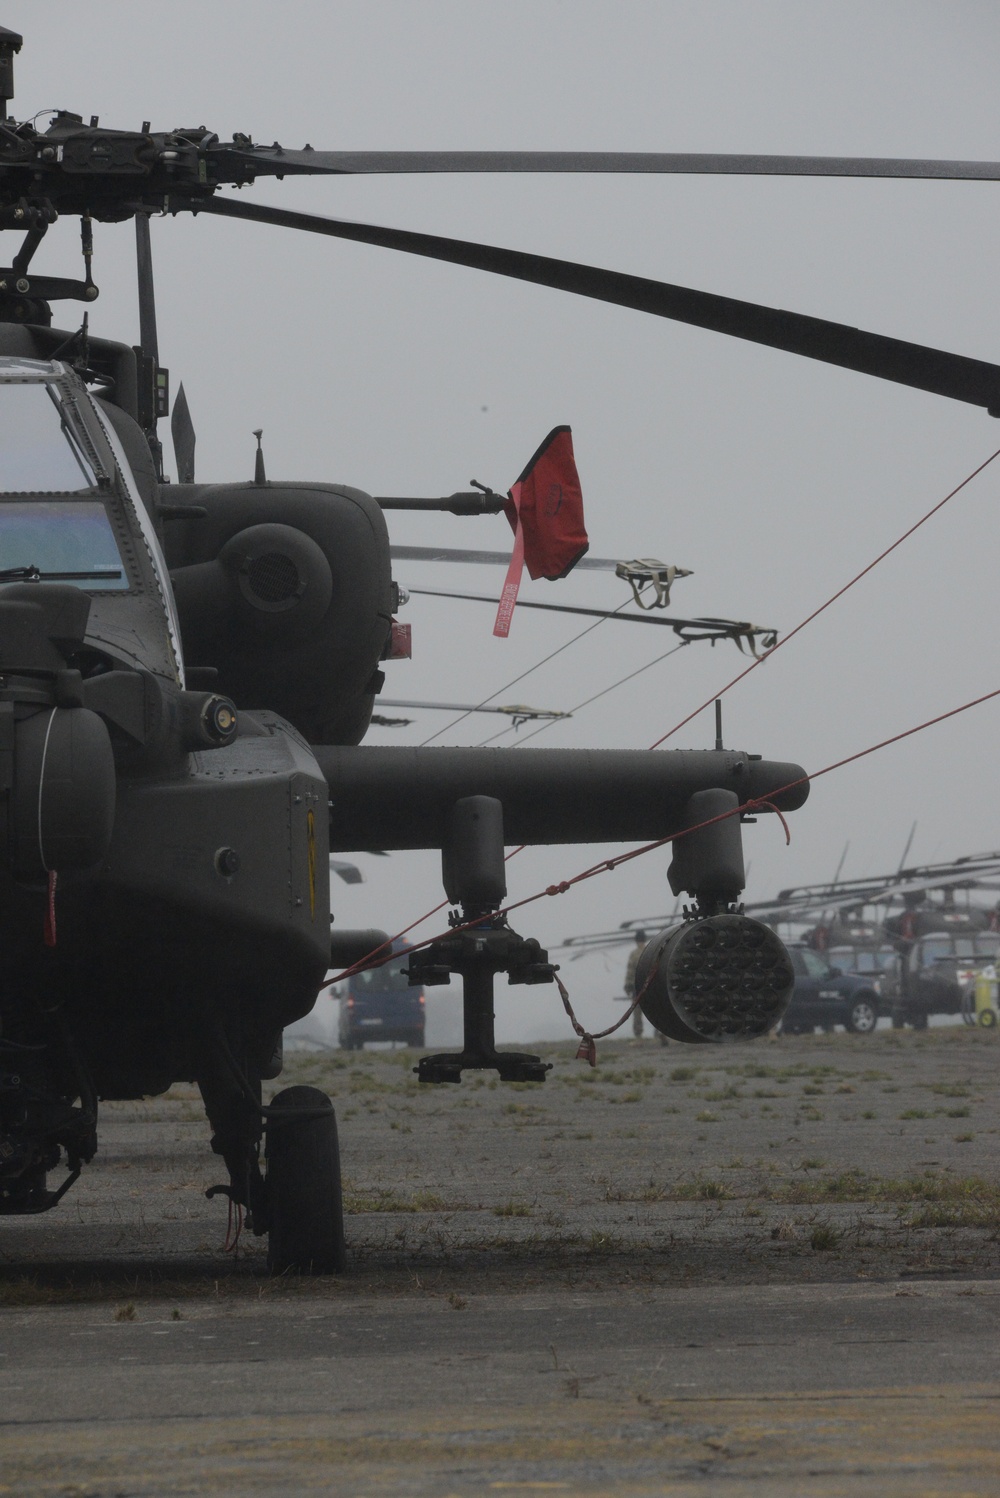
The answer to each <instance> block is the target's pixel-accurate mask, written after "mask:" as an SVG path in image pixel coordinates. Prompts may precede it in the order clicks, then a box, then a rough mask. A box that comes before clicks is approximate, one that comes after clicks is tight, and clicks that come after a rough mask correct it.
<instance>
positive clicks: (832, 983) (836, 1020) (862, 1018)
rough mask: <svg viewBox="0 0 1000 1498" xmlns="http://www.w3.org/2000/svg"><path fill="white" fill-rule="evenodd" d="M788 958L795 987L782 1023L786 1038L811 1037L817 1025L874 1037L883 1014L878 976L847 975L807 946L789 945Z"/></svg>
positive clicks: (870, 974) (867, 974)
mask: <svg viewBox="0 0 1000 1498" xmlns="http://www.w3.org/2000/svg"><path fill="white" fill-rule="evenodd" d="M788 955H789V957H791V959H792V969H793V971H794V973H795V988H794V990H793V993H792V1001H791V1003H790V1004H789V1006H788V1010H787V1012H786V1014H785V1017H784V1019H783V1020H782V1021H781V1030H782V1033H783V1034H784V1035H801V1034H803V1033H805V1034H808V1033H810V1032H811V1031H812V1030H814V1029H815V1028H816V1026H817V1025H822V1026H823V1028H824V1029H830V1030H832V1029H833V1027H834V1025H843V1026H844V1028H845V1029H846V1030H852V1031H853V1032H854V1033H855V1034H856V1035H870V1034H871V1032H872V1031H873V1030H874V1029H875V1026H876V1025H877V1024H878V1017H879V1013H880V1011H881V998H880V994H879V985H880V982H881V979H880V978H879V977H878V976H877V975H876V974H875V973H866V974H864V975H858V974H854V973H845V972H844V971H843V970H842V969H841V968H839V967H836V966H834V965H833V964H832V963H830V962H829V961H828V960H827V958H826V957H825V956H821V955H820V953H819V952H813V951H810V949H809V948H808V947H805V946H789V948H788Z"/></svg>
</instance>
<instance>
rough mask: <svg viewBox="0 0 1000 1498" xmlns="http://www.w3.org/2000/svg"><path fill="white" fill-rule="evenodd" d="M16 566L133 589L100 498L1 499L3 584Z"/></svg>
mask: <svg viewBox="0 0 1000 1498" xmlns="http://www.w3.org/2000/svg"><path fill="white" fill-rule="evenodd" d="M22 388H27V387H22ZM2 404H3V403H2V401H0V406H2ZM17 568H25V569H27V571H28V572H29V573H34V574H35V575H36V576H37V577H38V578H39V579H40V580H42V581H46V582H75V583H77V584H78V585H79V586H80V587H82V588H97V589H100V590H101V591H103V590H104V589H106V588H107V589H118V588H127V587H128V585H129V584H128V578H127V577H126V575H125V568H124V566H123V565H122V559H121V554H120V553H119V550H118V544H117V542H116V541H115V537H114V532H113V531H112V529H111V522H110V520H109V519H108V516H107V512H106V511H105V508H104V505H103V504H102V502H101V501H100V500H99V499H75V500H74V499H68V500H67V499H63V500H48V499H29V500H20V499H15V500H5V499H0V582H3V581H4V580H5V579H4V573H8V574H9V573H11V572H14V571H15V570H16V569H17ZM12 580H13V579H12V578H10V577H9V576H8V577H7V579H6V581H12Z"/></svg>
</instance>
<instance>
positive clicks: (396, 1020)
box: [339, 943, 426, 1051]
mask: <svg viewBox="0 0 1000 1498" xmlns="http://www.w3.org/2000/svg"><path fill="white" fill-rule="evenodd" d="M394 950H395V951H396V952H398V953H399V956H398V957H395V958H394V959H393V960H392V962H387V963H386V964H385V966H384V967H377V968H372V969H370V970H369V971H368V972H364V973H355V974H354V976H353V977H351V978H348V979H347V982H346V984H345V985H344V988H343V989H342V991H341V995H340V1024H339V1035H340V1044H341V1046H342V1047H343V1049H344V1050H345V1051H359V1050H361V1048H362V1047H363V1045H364V1043H365V1041H366V1040H401V1041H403V1043H404V1044H405V1045H411V1046H416V1047H418V1048H419V1047H422V1046H423V1044H424V1032H425V1014H426V1001H425V998H424V990H423V988H422V987H420V985H419V984H418V985H416V986H415V987H413V988H411V987H410V984H409V982H408V980H407V977H406V973H405V972H404V971H403V970H404V968H405V967H406V966H407V963H408V961H409V948H407V947H406V946H405V945H403V944H402V943H396V944H395V946H394Z"/></svg>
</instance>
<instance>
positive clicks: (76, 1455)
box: [0, 1028, 1000, 1498]
mask: <svg viewBox="0 0 1000 1498" xmlns="http://www.w3.org/2000/svg"><path fill="white" fill-rule="evenodd" d="M543 1049H544V1050H545V1051H546V1052H547V1053H548V1059H551V1060H553V1061H554V1062H555V1070H554V1071H553V1073H552V1074H551V1076H550V1078H549V1080H548V1081H547V1082H546V1083H545V1084H544V1086H542V1087H530V1086H527V1085H525V1086H513V1087H510V1086H503V1085H500V1084H491V1082H490V1080H489V1078H487V1077H471V1078H467V1079H466V1081H465V1082H463V1083H462V1085H461V1086H460V1087H439V1088H430V1087H426V1086H425V1087H421V1086H419V1084H417V1082H416V1079H415V1078H413V1077H412V1074H411V1072H410V1069H409V1068H410V1067H411V1066H412V1065H413V1062H414V1059H415V1058H414V1056H413V1054H412V1053H404V1052H402V1051H397V1052H386V1051H380V1052H366V1053H364V1054H363V1055H360V1056H358V1055H356V1054H355V1055H344V1054H341V1053H338V1052H331V1053H327V1054H325V1055H317V1056H299V1057H293V1058H290V1063H289V1066H288V1068H287V1070H286V1075H285V1076H284V1077H283V1078H282V1079H281V1085H284V1084H285V1083H287V1082H288V1081H290V1080H294V1081H308V1082H310V1083H313V1084H315V1085H319V1086H324V1087H325V1088H326V1089H327V1090H328V1091H329V1092H330V1093H331V1094H332V1095H333V1096H334V1098H335V1102H336V1105H337V1110H338V1117H339V1120H340V1126H341V1137H342V1152H343V1159H344V1173H345V1187H346V1200H347V1207H348V1218H347V1226H348V1237H349V1242H350V1248H351V1262H350V1268H349V1272H348V1274H347V1275H346V1276H344V1277H343V1278H336V1279H327V1280H318V1279H298V1280H293V1279H282V1280H271V1279H268V1278H267V1276H266V1274H265V1270H264V1262H263V1246H262V1243H261V1242H260V1241H259V1240H255V1239H252V1238H251V1239H250V1240H249V1242H246V1241H243V1242H241V1244H240V1246H239V1251H238V1253H237V1254H236V1255H233V1254H231V1253H230V1254H227V1253H224V1252H223V1251H222V1241H223V1238H224V1236H225V1230H226V1209H225V1205H224V1203H222V1204H221V1205H220V1199H218V1198H217V1199H216V1200H214V1201H212V1202H208V1201H206V1200H205V1198H204V1195H203V1192H204V1188H205V1186H207V1185H209V1184H211V1183H212V1182H214V1181H217V1180H219V1179H220V1174H219V1162H218V1161H217V1160H216V1159H215V1157H214V1156H212V1154H211V1153H210V1151H209V1149H208V1144H207V1129H206V1127H205V1125H204V1122H203V1120H202V1118H201V1111H200V1104H199V1102H198V1100H197V1096H196V1094H195V1093H194V1092H193V1090H192V1089H188V1088H177V1089H175V1090H174V1091H173V1092H172V1093H171V1094H169V1095H168V1097H167V1098H165V1099H160V1100H158V1101H156V1102H152V1103H149V1104H141V1105H140V1104H117V1105H113V1106H108V1107H106V1109H105V1114H104V1127H103V1130H102V1134H101V1153H100V1155H99V1156H98V1159H97V1160H96V1161H95V1162H94V1165H93V1166H92V1167H91V1168H90V1169H89V1171H88V1172H86V1173H85V1176H84V1178H83V1179H82V1180H81V1181H80V1182H79V1183H78V1185H77V1187H76V1188H75V1190H74V1192H73V1193H71V1194H70V1195H69V1196H68V1197H67V1198H66V1200H65V1201H64V1202H63V1203H62V1205H61V1206H60V1207H59V1208H57V1210H56V1211H55V1212H54V1213H52V1214H50V1215H48V1216H46V1217H41V1218H33V1219H16V1220H15V1219H5V1220H4V1221H3V1222H2V1223H0V1452H2V1455H0V1493H4V1492H9V1493H14V1494H18V1495H25V1498H35V1495H42V1494H44V1495H62V1498H70V1495H74V1498H84V1495H87V1498H126V1495H128V1498H133V1495H135V1498H140V1495H142V1498H147V1495H149V1498H152V1495H157V1498H158V1495H171V1498H173V1495H179V1494H229V1493H234V1494H235V1493H237V1492H239V1493H241V1494H249V1495H258V1494H260V1495H265V1494H266V1495H272V1494H274V1495H277V1494H297V1493H306V1494H308V1493H330V1494H341V1493H344V1494H382V1493H393V1494H396V1493H398V1494H420V1495H423V1494H433V1495H442V1498H443V1495H446V1494H462V1495H465V1494H472V1493H477V1494H478V1493H483V1492H498V1493H499V1492H504V1491H509V1492H519V1491H524V1492H533V1491H537V1492H549V1491H551V1492H555V1493H581V1494H602V1493H612V1492H614V1493H625V1494H631V1493H635V1494H645V1493H657V1494H659V1493H677V1494H688V1493H692V1494H694V1493H697V1494H714V1493H717V1492H718V1493H722V1492H724V1493H726V1494H730V1493H732V1494H734V1495H741V1494H744V1493H750V1492H754V1493H759V1492H765V1493H767V1494H769V1495H770V1494H778V1495H784V1494H789V1495H791V1494H809V1495H812V1494H816V1495H827V1494H831V1495H832V1494H844V1493H850V1494H866V1495H867V1494H880V1495H881V1494H888V1495H895V1494H904V1493H905V1494H906V1495H907V1498H911V1495H923V1494H927V1495H930V1494H976V1495H981V1494H991V1493H994V1492H997V1493H1000V1419H998V1415H1000V1364H998V1351H997V1347H998V1338H997V1333H998V1329H1000V1327H998V1322H1000V1272H998V1271H1000V1241H998V1240H1000V1170H998V1160H997V1141H998V1137H1000V1136H998V1130H1000V1099H998V1096H997V1088H996V1073H997V1062H998V1059H1000V1046H998V1038H997V1037H996V1036H994V1035H993V1034H990V1033H986V1032H979V1031H968V1030H965V1029H959V1028H956V1029H939V1030H930V1031H928V1032H925V1033H924V1034H922V1035H918V1034H915V1033H913V1032H904V1033H894V1032H883V1031H881V1030H880V1031H879V1032H877V1033H876V1034H875V1035H874V1036H868V1037H857V1036H848V1035H843V1034H836V1035H829V1036H819V1035H817V1036H815V1037H795V1038H791V1037H789V1038H787V1039H784V1040H780V1041H774V1042H762V1043H759V1044H757V1045H755V1046H751V1047H747V1048H743V1047H741V1048H738V1049H737V1048H732V1049H730V1048H726V1049H725V1050H722V1049H715V1048H713V1049H712V1050H711V1052H710V1054H709V1055H708V1056H706V1054H705V1052H706V1051H707V1050H708V1048H707V1047H706V1048H704V1049H702V1048H698V1049H697V1050H694V1049H682V1048H681V1047H679V1046H670V1047H668V1048H661V1047H659V1046H658V1045H656V1044H655V1043H654V1042H652V1041H646V1042H643V1043H638V1044H630V1043H627V1042H626V1043H621V1044H619V1045H617V1046H615V1045H607V1046H602V1047H601V1053H600V1057H599V1065H598V1067H597V1069H596V1071H593V1072H592V1071H590V1069H589V1068H587V1067H585V1066H583V1065H581V1064H580V1063H578V1062H575V1061H574V1060H573V1054H574V1050H573V1047H545V1048H543Z"/></svg>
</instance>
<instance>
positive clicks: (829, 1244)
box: [809, 1223, 840, 1253]
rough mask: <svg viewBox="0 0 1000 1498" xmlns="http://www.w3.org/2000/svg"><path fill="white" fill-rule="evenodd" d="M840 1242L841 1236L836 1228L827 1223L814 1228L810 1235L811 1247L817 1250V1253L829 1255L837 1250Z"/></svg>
mask: <svg viewBox="0 0 1000 1498" xmlns="http://www.w3.org/2000/svg"><path fill="white" fill-rule="evenodd" d="M839 1242H840V1234H839V1233H838V1232H837V1230H836V1228H832V1227H830V1226H829V1224H826V1223H822V1224H820V1225H819V1226H817V1227H814V1228H813V1230H812V1232H811V1233H810V1235H809V1247H810V1248H813V1249H815V1250H816V1252H817V1253H828V1252H829V1251H830V1250H831V1249H833V1248H836V1247H837V1245H838V1244H839Z"/></svg>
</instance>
